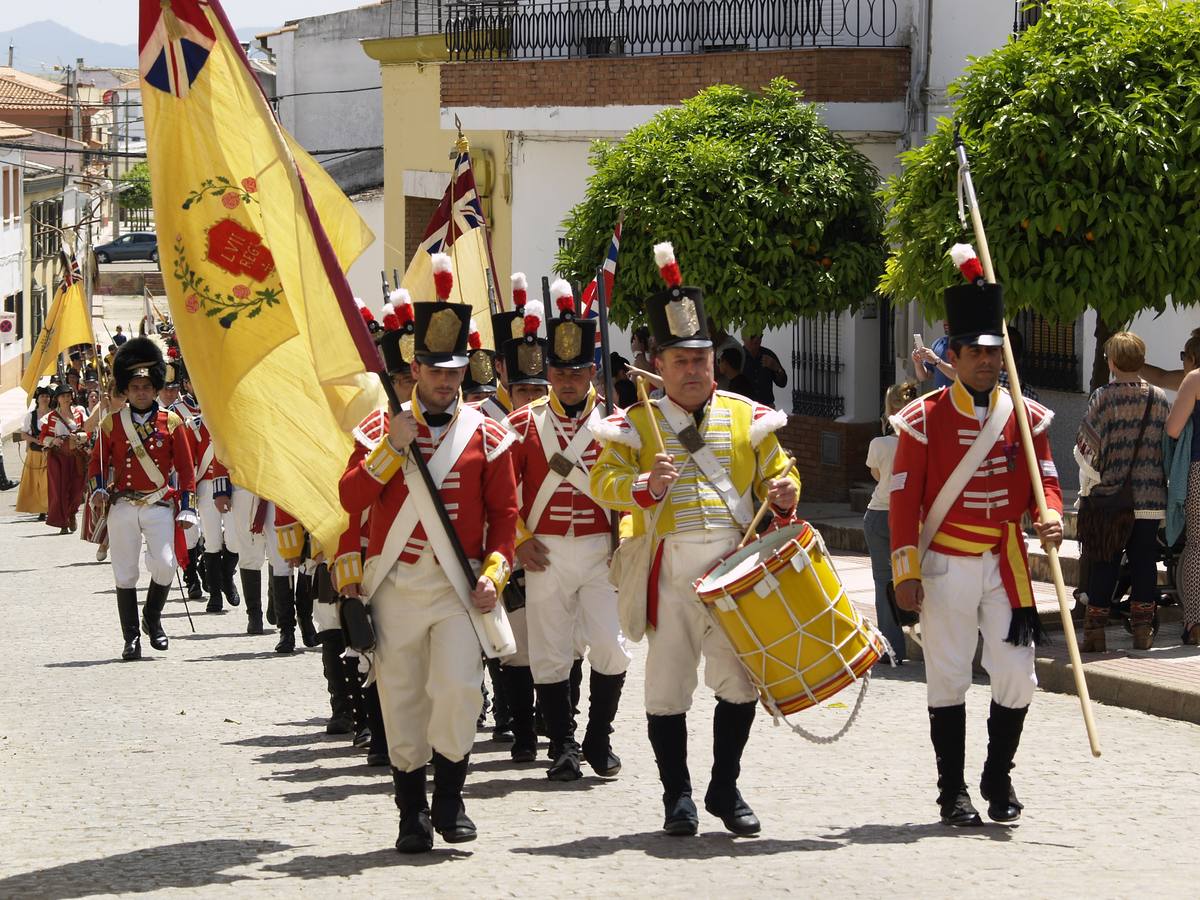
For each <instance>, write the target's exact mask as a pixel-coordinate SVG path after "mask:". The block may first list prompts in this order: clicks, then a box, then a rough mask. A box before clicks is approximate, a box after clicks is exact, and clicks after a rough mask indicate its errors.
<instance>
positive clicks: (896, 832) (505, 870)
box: [0, 445, 1200, 898]
mask: <svg viewBox="0 0 1200 900" xmlns="http://www.w3.org/2000/svg"><path fill="white" fill-rule="evenodd" d="M6 452H7V458H8V463H9V469H8V471H9V472H10V473H11V474H13V475H16V474H17V473H19V472H20V463H19V461H18V460H17V458H16V454H15V453H14V452H13V448H12V446H11V445H10V446H9V449H8V450H7V451H6ZM14 494H15V491H14V492H10V493H6V494H3V495H0V555H2V558H3V564H2V566H0V578H2V580H0V584H2V585H3V591H2V596H3V602H4V606H5V612H6V622H7V628H6V632H7V634H6V638H7V646H8V657H7V660H6V665H5V670H6V678H5V690H4V691H3V696H2V697H0V773H2V776H0V810H2V811H0V831H2V833H3V834H4V835H5V840H4V853H3V854H2V855H0V897H21V898H33V897H82V896H94V895H102V894H107V893H147V892H153V891H163V892H166V891H167V890H169V889H171V888H184V889H188V890H190V891H196V892H203V893H206V894H215V893H218V892H224V893H230V892H231V891H230V889H231V888H232V891H236V892H237V893H238V895H239V896H240V895H242V894H253V895H257V894H268V893H269V894H275V895H281V896H283V895H295V894H296V893H299V892H304V893H309V894H313V895H325V896H329V895H330V894H331V892H332V891H334V890H338V891H339V892H351V891H352V892H353V893H354V895H356V896H364V895H397V894H413V895H415V894H421V895H439V896H465V895H468V894H488V895H494V896H558V897H561V896H565V895H568V894H578V895H585V896H609V895H641V896H646V895H654V894H658V895H681V894H685V893H690V894H700V895H705V896H711V895H718V894H725V895H727V896H746V895H750V894H762V893H769V894H774V893H782V892H791V893H796V894H800V895H807V896H831V897H850V896H856V897H861V896H873V895H874V896H879V895H920V896H925V897H949V896H955V897H960V896H979V897H983V896H997V895H999V894H1001V893H1002V892H1003V893H1010V892H1011V893H1015V892H1020V893H1021V894H1024V895H1028V896H1088V897H1089V898H1101V897H1128V896H1130V895H1132V894H1134V893H1135V892H1138V891H1147V890H1149V891H1152V892H1153V893H1154V895H1156V896H1194V895H1195V884H1194V873H1193V871H1192V869H1193V866H1192V857H1193V854H1192V853H1191V851H1190V849H1189V845H1190V839H1189V838H1188V835H1189V834H1190V832H1191V829H1192V828H1193V827H1194V823H1195V822H1196V821H1197V817H1198V816H1200V727H1197V726H1195V725H1191V724H1187V723H1184V722H1177V721H1170V720H1165V719H1158V718H1153V717H1150V716H1146V715H1144V714H1141V713H1136V712H1129V711H1126V710H1122V709H1118V708H1115V707H1110V706H1097V720H1098V725H1099V729H1100V735H1101V740H1102V743H1103V746H1104V750H1105V755H1104V757H1103V758H1102V759H1100V760H1093V759H1091V757H1090V756H1089V754H1088V752H1087V744H1086V740H1085V737H1084V731H1083V726H1082V722H1081V719H1080V717H1079V713H1078V704H1077V701H1076V699H1075V698H1074V697H1071V696H1065V695H1055V694H1039V695H1038V697H1037V698H1036V699H1035V701H1034V709H1033V711H1032V713H1031V715H1030V718H1029V727H1028V728H1027V730H1026V738H1025V740H1024V742H1023V744H1022V748H1021V753H1020V755H1019V756H1018V769H1017V772H1016V777H1017V780H1016V784H1017V787H1018V790H1019V793H1020V796H1021V799H1022V800H1023V801H1024V802H1025V804H1026V815H1025V818H1024V820H1023V822H1022V824H1021V825H1020V826H1019V827H1017V828H1013V829H1005V828H1001V827H999V826H989V827H986V828H983V829H980V830H975V831H967V832H952V831H950V830H948V829H946V828H943V827H942V826H940V825H939V824H937V821H936V807H935V805H934V803H933V797H934V793H935V791H934V788H933V782H934V763H933V754H932V751H931V749H930V747H929V743H928V738H927V734H926V728H927V726H926V716H925V704H924V690H923V685H922V683H921V679H920V671H919V668H918V667H916V666H914V665H912V664H909V665H906V666H905V667H904V668H902V669H900V670H896V671H883V672H880V674H879V676H878V677H876V678H875V679H874V680H873V681H872V683H871V688H870V692H869V694H868V697H867V699H866V703H865V705H864V708H863V711H862V716H861V719H860V721H859V722H858V723H857V724H856V725H855V727H854V728H853V729H852V730H851V732H850V733H849V735H848V736H847V737H846V738H844V739H843V740H842V741H840V742H838V743H836V744H833V745H831V746H816V745H813V744H810V743H808V742H806V741H804V740H802V739H800V738H799V737H797V736H795V735H793V734H791V733H789V732H788V731H787V730H786V729H784V728H773V727H771V723H770V720H769V719H768V718H767V717H766V716H765V715H762V714H760V716H759V719H758V722H757V724H756V726H755V730H754V734H753V735H752V737H751V742H750V746H749V749H748V752H747V759H746V764H745V771H744V774H743V779H742V788H743V792H744V793H745V794H746V796H747V798H748V799H749V800H750V802H751V803H752V804H753V806H754V807H755V809H756V811H757V812H758V813H759V815H760V817H761V818H762V820H763V822H764V829H763V833H762V836H761V837H759V838H756V839H749V840H734V839H733V838H732V837H730V836H729V835H728V834H726V833H725V832H724V831H723V829H722V828H721V826H720V823H719V822H717V821H716V820H715V819H713V818H712V817H710V816H707V815H704V814H702V817H701V835H700V836H699V837H697V838H695V839H690V840H689V839H673V838H667V837H664V836H661V835H660V834H659V833H658V827H659V825H660V822H661V804H660V803H659V799H658V797H659V786H658V781H657V777H656V772H655V769H654V763H653V759H652V757H651V754H650V749H649V745H648V743H647V740H646V737H645V729H644V718H643V714H642V702H641V688H642V684H641V671H642V666H641V662H642V660H643V659H644V654H645V646H644V645H639V646H638V648H637V654H636V657H635V663H634V667H633V669H632V670H631V678H630V683H629V685H628V686H627V689H626V695H625V696H626V700H625V702H624V705H623V708H622V710H621V714H620V717H619V719H618V722H617V731H616V735H615V747H616V749H617V751H618V752H619V753H620V754H621V755H622V756H623V758H624V770H623V772H622V773H621V776H620V777H619V778H618V779H616V780H615V781H612V782H609V783H605V782H602V781H601V780H600V779H598V778H596V777H594V776H591V775H588V776H586V777H585V778H584V779H583V780H582V781H579V782H577V783H574V784H572V785H569V786H566V787H562V786H554V787H552V786H551V784H550V783H549V782H548V781H547V780H546V778H545V776H544V774H543V766H544V763H542V762H539V763H538V764H536V765H527V766H520V767H519V766H514V765H513V764H511V763H510V762H509V760H508V752H507V747H506V746H501V745H497V744H493V743H489V742H485V741H483V738H485V737H487V735H484V734H481V735H480V743H479V744H477V747H476V752H475V754H474V757H473V764H472V771H471V774H470V776H469V779H468V784H467V802H468V807H469V811H470V813H471V814H472V816H473V817H474V818H475V820H476V822H477V823H478V825H479V827H480V832H481V836H480V839H479V840H478V841H477V842H475V843H473V844H467V845H460V846H459V847H458V848H454V849H451V848H448V847H447V845H445V844H442V843H439V844H438V845H437V846H436V848H435V851H434V852H433V853H432V854H429V855H427V856H425V857H422V858H418V859H413V858H405V857H401V856H400V855H399V854H397V853H396V852H395V851H394V850H393V849H392V843H393V841H394V840H395V831H396V821H397V814H396V810H395V807H394V806H393V804H392V799H391V780H390V778H389V776H388V772H387V770H386V769H377V768H368V767H367V766H366V765H365V757H364V756H363V754H362V753H361V752H360V751H356V750H354V749H352V748H351V746H350V744H349V742H348V741H347V740H346V739H344V738H341V737H327V736H326V735H325V734H324V732H323V725H324V718H323V717H324V716H325V715H327V714H328V705H327V702H326V698H325V692H324V683H323V679H322V676H321V666H320V657H319V654H318V653H316V652H313V651H309V652H302V653H298V654H297V655H296V656H294V657H278V656H276V655H275V654H274V653H273V652H272V647H273V646H274V642H275V638H274V637H273V636H271V635H267V636H264V637H247V636H245V635H244V634H243V633H242V632H243V631H244V621H245V620H244V614H243V613H242V611H241V609H240V608H239V609H236V610H234V611H232V612H229V613H227V614H225V615H222V616H212V615H205V614H203V613H202V612H200V610H201V609H202V608H203V603H202V602H200V603H197V602H193V603H192V604H191V610H192V616H193V618H194V621H195V626H196V633H195V634H193V633H191V631H190V629H189V627H188V619H187V617H186V614H185V612H184V608H183V604H182V603H181V602H179V594H178V593H176V594H175V595H174V596H173V598H172V602H171V603H170V604H169V605H168V608H167V609H168V613H167V618H166V620H165V621H166V623H167V628H168V632H169V633H170V635H171V649H170V650H169V651H168V652H166V653H155V652H154V651H152V650H150V649H149V646H148V644H144V645H143V646H144V652H145V654H146V657H147V658H146V659H144V660H143V661H141V662H140V663H131V664H123V663H120V662H118V661H117V657H118V655H119V651H120V648H121V641H120V631H119V628H118V623H117V616H116V610H115V601H114V591H113V587H112V579H111V570H110V568H109V566H108V564H107V563H104V564H101V563H97V562H95V560H94V556H93V551H94V548H92V547H91V545H87V544H84V543H82V542H80V541H79V540H78V539H77V538H75V537H74V536H63V537H59V536H58V535H57V533H56V532H53V531H51V529H48V528H47V527H46V526H45V525H43V524H40V523H37V522H35V521H33V518H32V517H28V516H14V515H13V512H12V505H13V499H14ZM144 584H145V576H143V587H144ZM839 700H841V701H842V702H841V703H839V704H837V705H835V706H834V707H833V708H830V709H827V710H822V711H820V712H817V713H809V714H807V715H805V716H804V717H803V722H804V724H806V725H807V726H808V727H810V728H811V729H813V730H816V731H821V732H824V733H830V732H832V731H834V730H835V729H836V728H837V727H838V725H839V724H840V723H841V722H842V721H844V717H845V716H846V715H848V714H849V709H850V707H851V705H852V703H853V696H852V695H851V694H849V693H847V694H844V695H842V696H841V697H840V698H839ZM987 700H988V697H987V693H986V688H984V687H982V686H977V687H976V688H975V689H974V692H973V693H972V695H971V698H970V700H969V715H970V733H969V734H970V737H969V749H968V772H969V773H970V772H978V767H979V765H980V764H981V763H982V756H983V752H984V741H985V734H986V732H985V727H984V717H985V715H986V711H987ZM711 708H712V702H711V695H709V694H708V693H707V692H706V691H704V690H703V689H701V691H700V692H699V693H698V694H697V705H696V709H695V712H694V714H693V715H692V735H693V742H692V756H691V758H692V771H693V776H694V781H695V782H696V785H697V793H698V794H700V793H702V792H703V789H704V786H705V784H706V783H707V779H706V774H707V772H706V770H707V765H708V762H709V759H710V750H709V747H708V746H707V745H708V740H707V739H705V738H703V737H702V736H704V735H706V734H707V733H708V731H709V722H710V718H711ZM972 792H973V793H975V787H974V786H972ZM976 797H978V795H977V794H976ZM1135 862H1136V863H1137V865H1136V866H1135V865H1134V863H1135Z"/></svg>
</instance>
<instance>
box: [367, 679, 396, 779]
mask: <svg viewBox="0 0 1200 900" xmlns="http://www.w3.org/2000/svg"><path fill="white" fill-rule="evenodd" d="M362 698H363V708H364V709H366V712H367V725H368V727H369V728H370V729H371V740H370V741H368V742H367V765H368V766H386V765H388V763H389V762H390V761H391V760H390V759H389V757H388V740H387V729H385V728H384V727H383V707H381V706H380V705H379V686H378V685H377V684H372V685H370V686H369V687H365V688H363V689H362Z"/></svg>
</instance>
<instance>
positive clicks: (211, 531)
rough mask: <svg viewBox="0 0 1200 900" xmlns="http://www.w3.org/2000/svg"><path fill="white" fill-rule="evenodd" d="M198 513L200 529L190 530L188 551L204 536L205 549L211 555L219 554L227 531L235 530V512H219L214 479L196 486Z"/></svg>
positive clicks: (206, 480)
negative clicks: (214, 494)
mask: <svg viewBox="0 0 1200 900" xmlns="http://www.w3.org/2000/svg"><path fill="white" fill-rule="evenodd" d="M196 512H197V513H198V514H199V516H200V527H199V528H189V529H188V549H189V550H191V549H192V548H193V547H195V546H196V544H197V542H198V541H199V540H200V537H201V535H203V536H204V549H205V550H206V551H207V552H209V553H217V552H218V551H220V549H221V545H222V544H223V543H224V541H225V529H226V528H228V529H229V530H230V531H232V530H233V510H232V509H231V510H230V511H229V512H227V513H222V512H219V511H218V510H217V504H216V498H215V497H214V496H213V483H212V479H205V480H204V481H201V482H200V483H199V484H198V485H196Z"/></svg>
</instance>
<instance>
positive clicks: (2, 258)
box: [0, 150, 29, 365]
mask: <svg viewBox="0 0 1200 900" xmlns="http://www.w3.org/2000/svg"><path fill="white" fill-rule="evenodd" d="M23 165H24V155H23V153H22V151H20V150H0V173H3V177H4V182H3V183H4V184H7V185H9V188H10V190H12V189H13V188H14V187H15V194H10V197H9V207H10V210H11V211H13V212H15V215H11V216H10V217H9V218H8V219H5V218H4V217H3V211H2V210H0V300H2V299H3V298H5V297H8V296H10V295H13V294H17V293H20V292H21V290H22V289H23V285H24V281H25V277H24V275H25V265H24V262H25V246H24V245H25V241H24V231H23V226H24V211H25V203H24V200H23V197H22V194H21V183H22V181H23V175H24V168H23ZM14 175H15V176H16V177H15V178H14ZM0 308H3V307H0ZM23 328H24V329H25V330H26V331H27V330H28V329H29V322H28V320H27V319H26V321H25V322H24V323H23ZM23 337H24V335H22V338H23ZM21 346H22V342H21V341H13V342H12V343H11V344H0V365H7V364H8V363H10V362H12V361H13V360H15V359H17V358H18V357H19V356H20V355H21Z"/></svg>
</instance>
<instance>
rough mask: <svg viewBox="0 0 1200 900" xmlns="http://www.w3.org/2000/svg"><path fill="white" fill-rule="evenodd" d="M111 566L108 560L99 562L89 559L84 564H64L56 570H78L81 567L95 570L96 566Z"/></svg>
mask: <svg viewBox="0 0 1200 900" xmlns="http://www.w3.org/2000/svg"><path fill="white" fill-rule="evenodd" d="M110 565H112V563H110V562H109V561H108V560H103V561H101V560H97V559H87V560H84V561H83V562H73V563H63V564H62V565H61V566H55V567H54V568H56V569H77V568H79V567H80V566H90V567H93V568H94V567H96V566H110Z"/></svg>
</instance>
